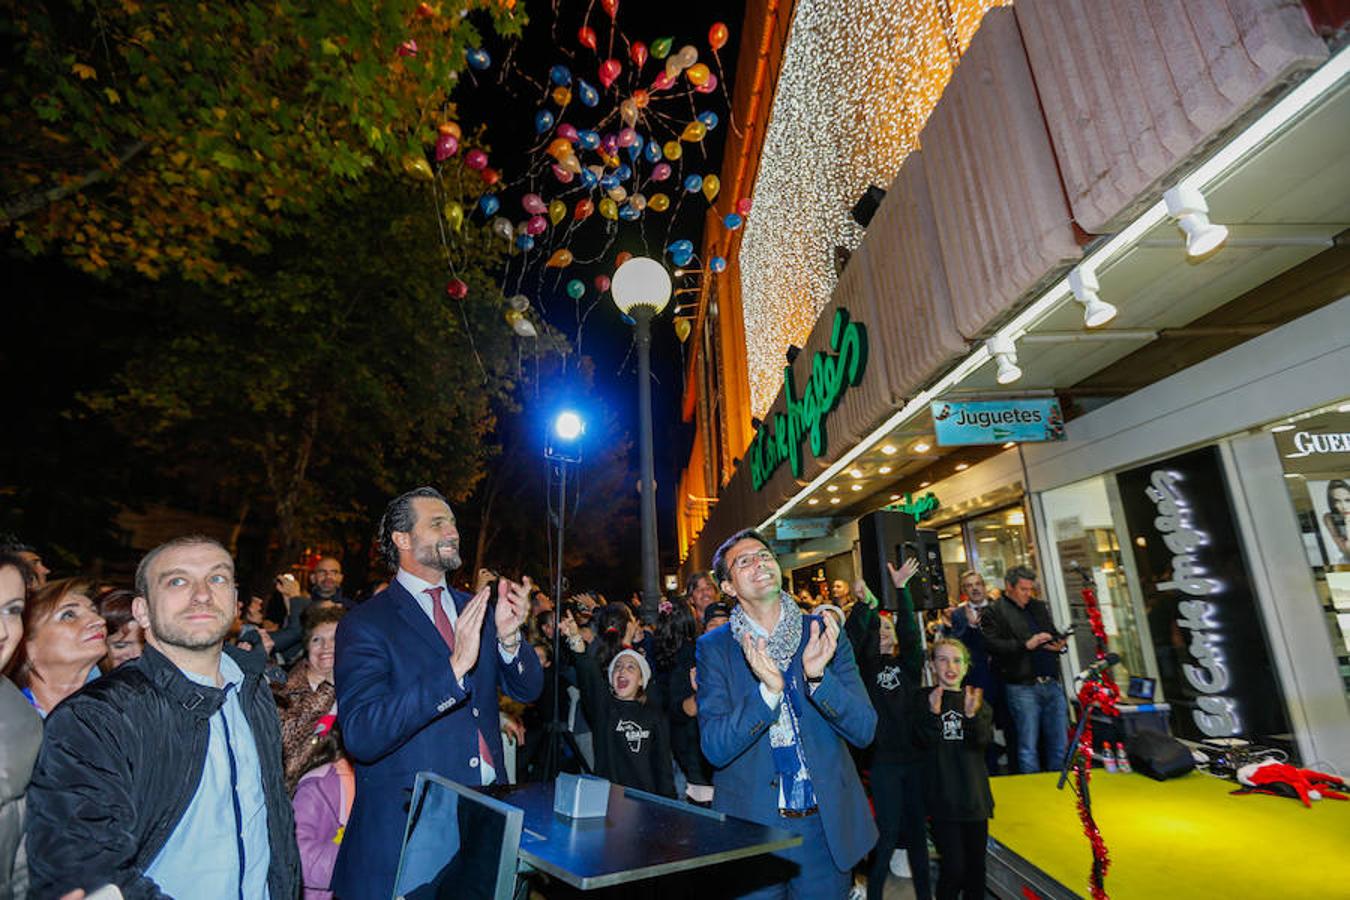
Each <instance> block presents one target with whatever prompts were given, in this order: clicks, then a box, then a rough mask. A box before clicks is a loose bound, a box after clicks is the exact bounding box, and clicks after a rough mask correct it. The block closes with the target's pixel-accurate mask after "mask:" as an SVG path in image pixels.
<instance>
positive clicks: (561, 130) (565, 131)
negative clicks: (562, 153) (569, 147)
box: [558, 122, 577, 144]
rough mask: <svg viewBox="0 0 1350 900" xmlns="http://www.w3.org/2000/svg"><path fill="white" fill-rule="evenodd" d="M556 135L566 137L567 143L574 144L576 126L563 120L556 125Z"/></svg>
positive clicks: (575, 140)
mask: <svg viewBox="0 0 1350 900" xmlns="http://www.w3.org/2000/svg"><path fill="white" fill-rule="evenodd" d="M558 137H560V138H566V139H567V141H568V142H569V143H572V144H575V143H576V142H577V129H576V126H574V125H572V124H570V123H568V122H563V123H562V124H561V125H559V126H558Z"/></svg>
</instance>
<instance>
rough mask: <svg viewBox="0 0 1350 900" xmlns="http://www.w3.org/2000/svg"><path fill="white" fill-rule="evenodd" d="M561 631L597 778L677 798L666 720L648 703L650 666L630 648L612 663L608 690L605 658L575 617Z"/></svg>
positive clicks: (567, 617) (568, 618)
mask: <svg viewBox="0 0 1350 900" xmlns="http://www.w3.org/2000/svg"><path fill="white" fill-rule="evenodd" d="M620 608H622V607H620ZM560 627H561V630H562V634H563V637H564V639H566V641H567V647H568V650H570V651H571V653H570V655H571V657H572V660H573V662H574V664H575V665H576V673H577V682H578V687H580V689H581V706H582V710H583V711H584V712H585V713H586V720H587V721H588V722H590V723H591V733H592V734H593V736H594V739H595V774H596V775H599V776H600V777H601V778H606V779H608V780H610V781H612V782H614V783H615V784H622V785H624V786H626V787H631V788H637V789H638V790H641V791H647V792H648V793H652V794H662V795H664V796H666V797H674V796H675V775H674V771H673V769H672V765H673V763H672V760H671V754H670V732H669V730H668V728H667V726H666V717H665V715H664V714H663V713H662V711H661V709H659V708H658V707H657V706H655V705H651V706H649V705H648V704H647V703H646V702H645V701H646V696H645V690H646V687H647V682H648V681H649V680H650V679H651V667H650V666H648V664H647V660H646V659H644V658H643V656H642V654H640V653H638V652H637V651H636V650H634V649H632V648H631V647H623V648H622V649H620V650H618V651H617V652H616V653H614V654H613V656H612V657H611V658H610V659H609V661H608V665H607V666H606V672H605V675H607V676H608V684H606V683H605V681H606V678H605V675H602V674H601V669H600V667H601V665H602V661H603V659H604V655H602V654H601V653H592V652H588V650H587V648H586V645H585V642H584V641H583V640H582V639H581V635H580V634H579V633H578V629H577V625H576V622H575V621H573V619H572V617H571V616H570V615H566V614H565V615H564V616H563V620H562V624H561V626H560ZM602 636H603V631H602ZM597 640H600V638H597ZM602 649H603V648H602Z"/></svg>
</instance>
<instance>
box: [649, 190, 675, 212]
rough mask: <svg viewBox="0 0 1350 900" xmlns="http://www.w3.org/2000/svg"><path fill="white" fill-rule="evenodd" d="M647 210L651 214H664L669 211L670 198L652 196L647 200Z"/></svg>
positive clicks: (661, 195) (660, 195) (658, 195)
mask: <svg viewBox="0 0 1350 900" xmlns="http://www.w3.org/2000/svg"><path fill="white" fill-rule="evenodd" d="M647 208H648V209H650V210H652V211H653V212H665V211H666V210H668V209H670V198H669V197H667V196H666V195H665V194H652V195H651V197H649V198H648V199H647Z"/></svg>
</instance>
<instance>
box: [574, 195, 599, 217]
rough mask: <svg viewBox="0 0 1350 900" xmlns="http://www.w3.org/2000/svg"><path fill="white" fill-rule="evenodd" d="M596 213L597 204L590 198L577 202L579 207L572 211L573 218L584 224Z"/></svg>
mask: <svg viewBox="0 0 1350 900" xmlns="http://www.w3.org/2000/svg"><path fill="white" fill-rule="evenodd" d="M594 212H595V204H594V203H593V202H591V200H590V198H589V197H583V198H582V199H580V200H578V201H577V205H576V206H575V207H574V208H573V209H572V218H573V219H576V220H577V221H578V222H584V221H586V220H587V219H589V218H590V217H591V214H592V213H594Z"/></svg>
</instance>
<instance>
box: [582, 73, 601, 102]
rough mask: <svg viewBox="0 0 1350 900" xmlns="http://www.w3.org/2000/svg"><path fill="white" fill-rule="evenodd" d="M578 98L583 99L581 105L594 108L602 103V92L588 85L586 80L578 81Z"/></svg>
mask: <svg viewBox="0 0 1350 900" xmlns="http://www.w3.org/2000/svg"><path fill="white" fill-rule="evenodd" d="M577 96H578V97H580V98H581V105H582V106H586V107H591V108H594V107H595V106H596V104H598V103H599V102H600V92H599V91H597V90H596V89H595V88H593V87H591V86H590V85H589V84H587V83H586V79H584V78H578V79H577Z"/></svg>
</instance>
